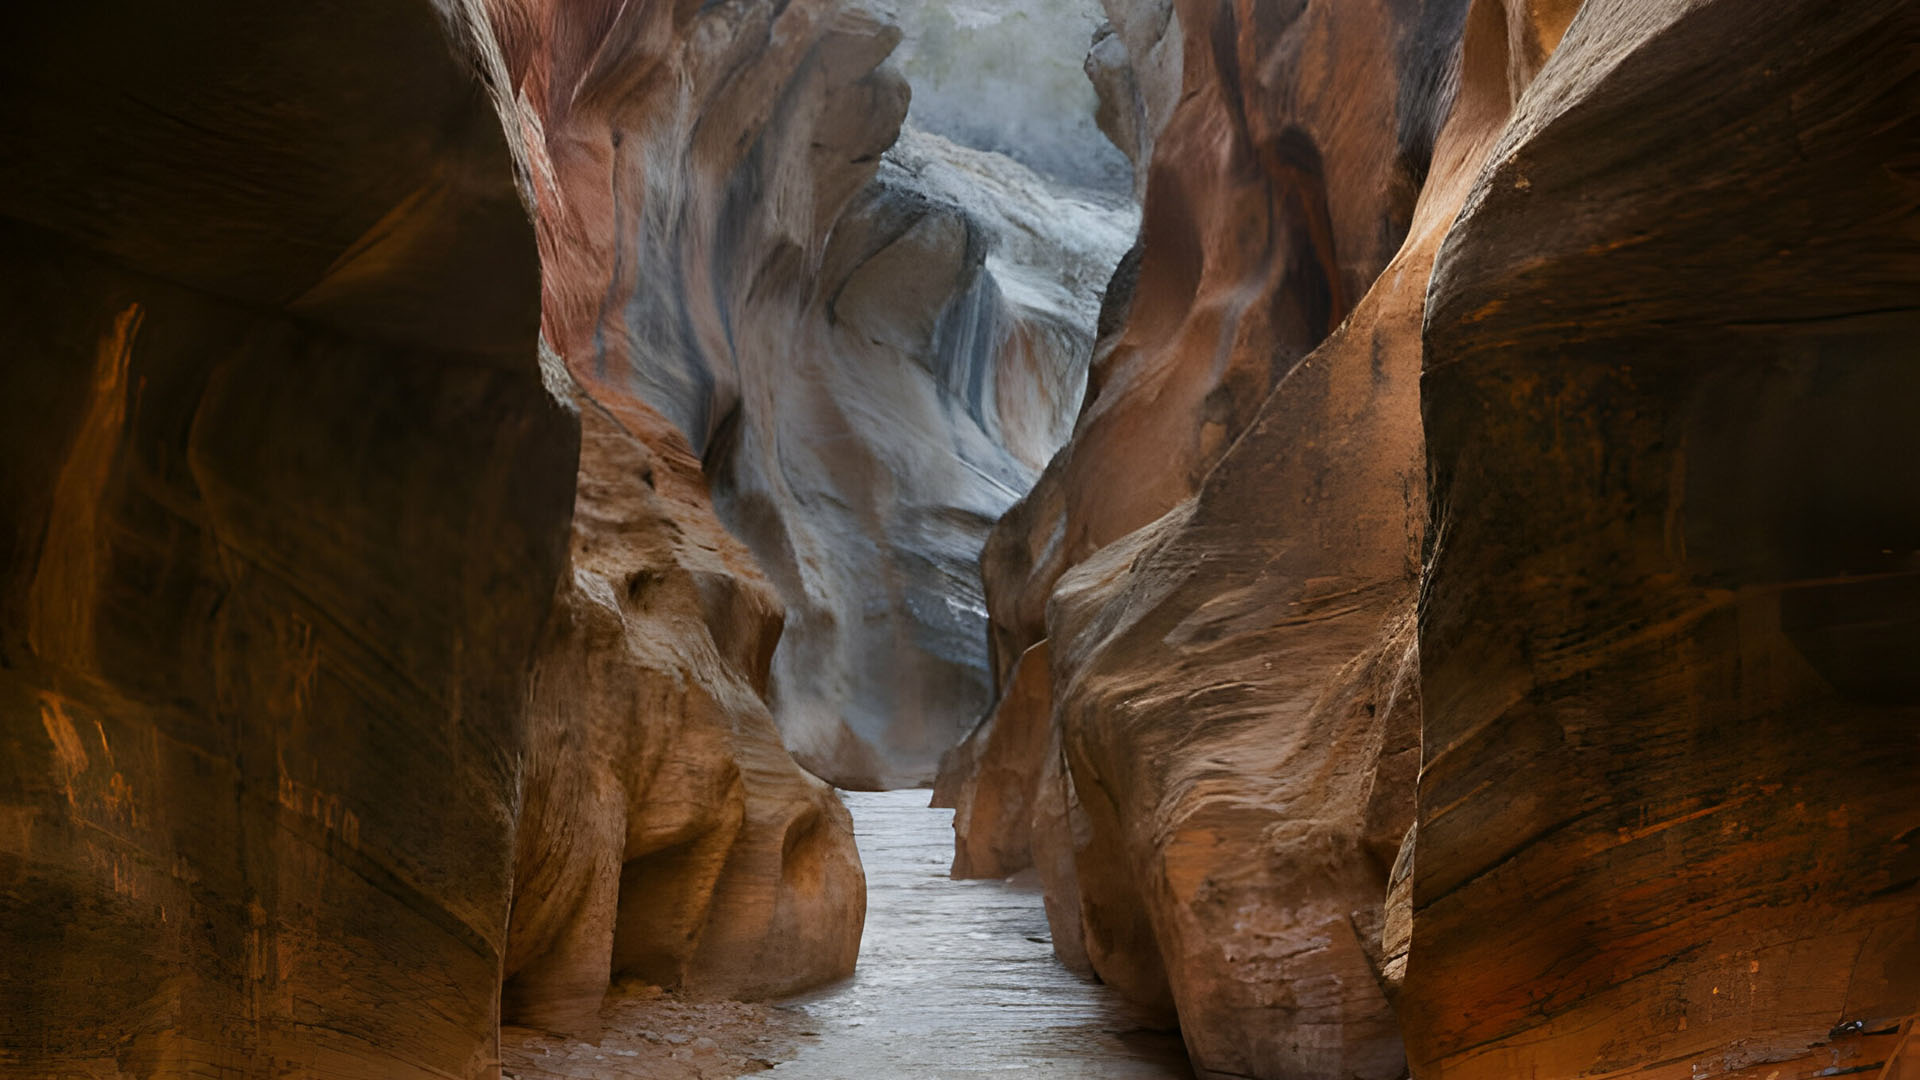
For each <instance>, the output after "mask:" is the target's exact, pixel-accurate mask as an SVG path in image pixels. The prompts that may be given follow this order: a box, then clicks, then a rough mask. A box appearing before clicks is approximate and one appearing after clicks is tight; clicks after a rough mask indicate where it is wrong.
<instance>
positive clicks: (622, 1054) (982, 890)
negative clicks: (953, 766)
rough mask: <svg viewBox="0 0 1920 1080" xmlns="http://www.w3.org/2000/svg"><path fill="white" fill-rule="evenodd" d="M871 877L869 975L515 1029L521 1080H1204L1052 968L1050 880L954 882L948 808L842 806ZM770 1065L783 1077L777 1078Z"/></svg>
mask: <svg viewBox="0 0 1920 1080" xmlns="http://www.w3.org/2000/svg"><path fill="white" fill-rule="evenodd" d="M844 798H845V799H846V801H847V804H848V806H849V807H850V808H851V809H852V811H853V818H854V826H855V829H856V832H857V835H858V839H859V844H860V857H861V860H862V862H863V863H864V864H865V865H866V869H867V879H868V886H867V904H868V907H867V926H866V934H865V936H864V938H863V939H862V944H861V950H860V966H859V971H858V973H857V974H856V975H855V976H854V977H853V978H852V979H850V980H847V981H846V982H843V983H840V984H838V985H836V986H832V987H829V988H827V989H826V990H823V991H821V992H818V993H815V994H811V995H808V996H806V997H804V998H800V999H798V1000H795V1001H791V1002H784V1003H781V1004H778V1005H739V1004H734V1003H730V1002H714V1003H701V1002H683V1001H678V1000H675V999H673V998H672V997H670V996H648V995H647V994H646V993H645V992H634V991H628V992H625V993H618V994H616V995H614V997H613V999H612V1000H610V1001H609V1003H608V1007H607V1023H608V1029H607V1031H606V1033H605V1034H604V1035H603V1036H602V1038H601V1039H600V1041H599V1042H598V1043H597V1044H594V1043H585V1042H578V1041H570V1040H565V1039H557V1038H553V1037H549V1036H544V1035H540V1034H538V1033H535V1032H529V1031H524V1030H509V1031H508V1032H507V1033H506V1034H505V1035H504V1036H503V1044H504V1048H503V1057H504V1058H505V1066H506V1072H507V1074H509V1075H511V1076H513V1077H516V1078H517V1080H561V1078H567V1080H572V1078H576V1077H578V1078H585V1077H594V1078H606V1080H612V1078H625V1077H633V1078H645V1080H719V1078H731V1077H736V1076H744V1075H751V1074H755V1073H760V1074H763V1075H766V1076H769V1077H771V1078H778V1080H867V1078H873V1077H889V1078H892V1077H898V1078H902V1080H906V1078H911V1080H949V1078H952V1080H960V1078H965V1080H980V1078H984V1077H1000V1076H1006V1077H1012V1076H1018V1077H1024V1078H1026V1080H1188V1078H1190V1077H1191V1076H1192V1072H1191V1071H1190V1070H1189V1069H1188V1067H1187V1065H1186V1060H1185V1055H1184V1053H1183V1051H1182V1049H1181V1046H1180V1040H1179V1037H1178V1036H1177V1035H1175V1034H1173V1033H1169V1032H1155V1031H1150V1030H1147V1029H1146V1028H1145V1027H1143V1026H1142V1024H1141V1023H1140V1021H1139V1019H1138V1018H1137V1017H1136V1016H1135V1015H1134V1014H1133V1013H1132V1011H1131V1010H1130V1009H1128V1007H1127V1006H1126V1005H1125V1004H1124V1003H1122V1002H1121V1001H1119V1000H1118V999H1117V998H1115V997H1114V996H1113V995H1112V994H1111V993H1110V992H1109V991H1107V990H1106V989H1105V988H1104V987H1101V986H1099V985H1096V984H1093V983H1089V982H1086V981H1083V980H1081V979H1079V978H1077V977H1076V976H1074V975H1073V974H1072V973H1071V972H1069V971H1067V970H1066V969H1065V968H1063V967H1061V966H1060V963H1059V961H1057V960H1055V959H1054V956H1053V950H1052V946H1051V944H1050V943H1049V941H1048V938H1047V919H1046V913H1045V910H1044V908H1043V907H1042V904H1041V894H1040V889H1039V887H1038V885H1037V884H1036V883H1033V882H1029V881H1026V880H1023V879H1021V878H1014V879H1012V880H1009V881H954V880H952V879H951V878H949V877H948V874H947V866H948V862H949V860H950V859H951V858H952V853H953V840H952V837H953V834H952V828H951V826H952V820H953V812H952V811H950V810H934V809H928V807H927V793H926V792H924V791H894V792H885V793H879V794H866V793H849V794H847V795H845V796H844ZM769 1068H771V1071H770V1072H768V1071H767V1070H768V1069H769Z"/></svg>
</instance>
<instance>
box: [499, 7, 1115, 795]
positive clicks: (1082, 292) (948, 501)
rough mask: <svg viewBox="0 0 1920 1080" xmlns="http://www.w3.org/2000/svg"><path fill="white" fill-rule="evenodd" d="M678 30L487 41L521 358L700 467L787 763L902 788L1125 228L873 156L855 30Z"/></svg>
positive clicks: (865, 24) (777, 15)
mask: <svg viewBox="0 0 1920 1080" xmlns="http://www.w3.org/2000/svg"><path fill="white" fill-rule="evenodd" d="M682 8H684V10H677V9H669V8H667V7H664V6H659V5H649V6H630V7H621V8H619V9H618V11H617V12H616V11H614V10H613V9H609V10H608V11H606V12H604V13H602V14H600V15H595V16H592V17H591V18H589V14H590V12H589V11H588V10H586V9H579V8H574V7H554V8H553V9H552V10H547V9H546V8H541V7H538V6H530V7H526V8H521V7H514V6H512V5H507V6H505V7H503V8H502V9H501V10H499V11H495V12H494V14H493V15H492V16H491V18H492V22H493V24H494V25H496V26H498V27H500V40H501V47H500V50H499V52H500V54H501V56H502V58H503V63H504V64H505V66H506V67H507V68H508V69H509V71H510V75H509V78H508V84H509V85H510V86H511V87H513V88H515V90H514V96H515V100H517V101H519V102H520V103H521V109H522V112H523V113H524V114H525V118H524V119H523V123H525V124H528V125H531V127H530V129H529V130H533V129H537V132H536V137H533V138H530V140H529V145H530V159H531V161H530V173H531V175H532V177H533V182H534V184H535V186H536V187H537V188H538V189H539V190H540V191H541V207H542V210H541V215H542V236H543V239H544V241H545V243H546V247H545V249H544V250H545V251H546V254H547V265H548V278H549V282H548V290H547V297H548V299H547V328H548V333H549V335H550V337H551V339H552V341H553V344H554V346H555V347H556V348H557V349H558V351H559V352H560V353H561V355H563V356H565V357H566V358H567V361H568V364H569V367H570V368H571V370H572V371H573V372H574V374H575V376H576V377H577V378H578V379H579V380H580V382H581V385H582V386H583V387H585V388H586V389H587V390H588V392H589V393H591V394H593V395H594V396H595V397H596V398H598V399H599V400H602V401H603V402H607V403H610V404H615V405H618V406H619V407H620V408H638V407H640V406H641V405H644V406H646V407H648V408H651V409H653V410H655V411H657V412H658V413H660V414H661V415H664V416H665V417H667V419H669V420H670V421H672V423H673V425H674V426H675V427H678V428H679V429H680V430H682V431H683V432H685V433H686V435H687V438H688V441H689V443H690V445H691V447H692V449H693V451H694V452H695V453H696V454H697V455H699V457H700V458H701V460H702V462H703V463H704V466H705V468H706V470H707V472H708V474H709V475H710V476H711V477H712V479H713V494H714V501H715V503H716V505H717V507H718V509H719V511H720V515H721V518H722V520H723V521H725V522H726V523H727V525H728V526H729V527H730V528H731V529H732V530H733V531H734V532H735V533H736V534H737V535H738V536H740V537H741V538H742V539H743V540H744V541H745V542H746V543H747V545H748V547H749V548H750V549H751V550H752V552H753V554H754V556H755V558H756V559H757V561H758V562H759V563H760V565H761V567H762V568H763V569H764V571H765V573H766V576H767V578H768V580H770V581H771V582H772V583H773V585H774V586H775V588H776V590H777V591H778V593H779V595H780V597H781V599H782V601H783V602H784V604H785V607H786V610H787V632H786V634H785V636H784V637H783V638H782V643H781V646H780V648H779V649H778V650H777V651H776V653H775V657H774V663H773V671H772V676H771V682H770V691H769V693H770V696H771V699H772V702H773V706H774V712H775V715H776V717H777V719H778V721H779V724H780V726H781V729H782V731H783V734H784V736H785V738H786V740H787V742H788V745H789V746H791V747H792V748H793V750H794V751H795V753H796V755H797V756H798V757H799V758H800V760H801V761H802V762H803V763H804V764H805V765H807V766H808V767H809V768H810V769H812V770H813V771H814V772H815V773H817V774H818V775H821V776H823V777H826V778H828V779H830V780H833V781H834V782H836V783H839V784H842V785H846V786H856V787H878V786H889V785H897V784H905V783H915V782H919V781H921V780H924V779H926V778H927V777H929V776H930V775H931V774H932V771H933V768H934V765H935V763H936V762H937V760H938V756H939V754H940V753H941V752H942V751H943V750H945V749H946V748H947V747H948V746H950V745H951V744H952V743H953V742H954V741H956V739H957V738H958V736H959V734H960V733H961V732H963V731H964V730H965V729H966V728H967V727H968V726H969V725H971V724H972V723H973V722H974V721H975V720H976V719H977V718H978V715H979V713H980V711H981V710H982V709H983V708H984V706H985V705H986V703H987V700H988V697H989V693H990V690H989V687H990V676H989V674H988V672H987V664H986V659H985V657H984V655H983V646H982V644H981V640H982V634H981V632H980V630H981V626H982V624H983V622H984V614H983V605H982V603H981V601H980V596H979V592H978V585H977V578H976V573H975V570H974V564H975V560H976V559H977V555H978V552H979V550H980V548H981V546H982V545H983V544H984V542H985V536H986V533H987V530H988V528H989V527H990V526H991V524H992V522H993V521H994V520H996V519H997V518H998V517H999V516H1000V514H1001V513H1002V512H1003V511H1004V510H1005V509H1006V507H1007V506H1008V505H1009V504H1010V503H1011V502H1012V501H1013V500H1014V499H1015V498H1017V497H1018V495H1019V493H1020V492H1022V491H1024V490H1025V489H1026V487H1027V486H1029V485H1030V483H1031V481H1032V478H1033V476H1034V474H1035V473H1036V472H1037V471H1038V470H1039V468H1040V467H1041V466H1042V465H1043V464H1044V463H1045V461H1046V459H1047V457H1048V456H1049V455H1050V454H1051V453H1052V451H1053V450H1054V449H1055V448H1056V447H1057V446H1058V445H1059V443H1060V441H1061V440H1062V439H1064V437H1065V434H1066V430H1065V429H1066V427H1067V424H1068V423H1069V421H1070V417H1071V415H1072V412H1073V409H1074V406H1075V404H1076V403H1077V401H1078V399H1079V396H1080V388H1081V381H1082V379H1083V378H1084V365H1085V359H1086V353H1087V352H1088V350H1089V348H1090V344H1091V327H1092V324H1093V322H1094V319H1095V312H1096V309H1097V300H1095V297H1096V296H1097V294H1098V292H1099V288H1100V285H1101V284H1102V283H1103V282H1104V281H1105V280H1106V278H1107V276H1108V274H1109V273H1110V271H1111V268H1112V265H1113V263H1114V262H1116V261H1117V260H1118V258H1119V255H1120V253H1121V251H1122V250H1124V248H1125V246H1126V243H1127V234H1128V232H1129V229H1130V222H1129V221H1128V220H1127V218H1126V216H1125V214H1124V213H1120V212H1117V211H1116V210H1115V209H1114V208H1113V207H1112V205H1110V204H1111V200H1108V201H1107V202H1104V203H1103V202H1100V201H1097V200H1091V199H1089V198H1086V197H1080V196H1075V195H1072V194H1071V193H1064V192H1062V191H1060V190H1059V189H1058V188H1057V187H1056V186H1054V185H1050V184H1048V183H1047V182H1045V181H1043V180H1041V179H1040V178H1039V177H1037V176H1034V175H1032V174H1030V173H1028V172H1026V171H1025V170H1022V169H1020V168H1018V167H1016V166H1013V165H1012V164H1011V163H1010V162H1006V161H1005V160H1004V159H1001V158H997V157H993V156H991V155H984V154H980V153H975V152H971V151H968V150H965V149H963V148H959V147H955V146H953V145H952V144H949V143H947V142H945V141H943V140H940V139H937V138H933V137H927V136H918V135H912V134H910V135H909V136H908V137H907V138H905V139H901V140H900V145H898V146H894V145H893V144H894V143H895V142H896V138H897V137H898V136H899V134H900V122H901V118H902V116H903V115H904V113H905V111H906V107H907V97H908V94H907V88H906V85H905V84H904V82H903V81H902V79H901V77H900V76H899V75H898V74H897V73H896V72H895V71H894V70H893V69H892V68H890V67H887V66H883V61H885V60H886V58H887V56H888V54H889V53H890V51H891V50H892V49H893V48H894V46H895V44H896V43H897V41H898V39H899V32H898V31H897V30H896V29H894V28H893V27H891V26H889V25H887V24H885V23H883V22H880V21H878V20H877V19H876V18H874V17H872V16H868V15H864V14H860V13H857V12H854V11H851V10H848V9H846V8H845V7H844V6H843V5H841V4H839V3H837V2H836V0H800V2H795V3H787V4H775V3H772V2H771V0H765V2H754V3H732V4H722V5H708V6H705V7H702V8H699V9H697V10H696V9H692V8H686V7H685V5H682ZM583 19H584V20H586V21H585V22H584V23H583V22H581V21H580V20H583ZM595 19H598V20H599V21H597V22H596V21H594V20H595ZM582 42H585V43H598V42H605V43H606V46H605V48H604V49H601V50H600V51H598V52H595V53H593V54H592V55H587V50H586V49H585V48H584V47H583V46H582V45H581V44H580V43H582ZM542 50H546V51H547V52H548V53H552V54H554V55H555V56H556V57H558V56H562V55H564V56H565V57H567V58H568V59H565V60H564V62H563V61H562V60H560V59H553V60H539V59H537V58H538V57H539V56H541V55H542ZM529 58H534V59H529ZM890 147H892V149H891V150H889V148H890ZM616 411H618V410H616Z"/></svg>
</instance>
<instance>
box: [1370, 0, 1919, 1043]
mask: <svg viewBox="0 0 1920 1080" xmlns="http://www.w3.org/2000/svg"><path fill="white" fill-rule="evenodd" d="M1916 43H1920V12H1916V11H1915V9H1914V8H1913V6H1912V5H1911V4H1903V3H1896V2H1879V0H1851V2H1846V3H1830V2H1828V3H1815V2H1811V0H1803V2H1802V0H1796V2H1782V3H1773V4H1766V5H1757V6H1756V5H1751V4H1739V3H1730V2H1726V0H1719V2H1677V0H1676V2H1657V3H1622V2H1618V0H1588V3H1587V4H1586V6H1585V7H1584V8H1583V9H1582V10H1581V12H1580V15H1579V18H1578V19H1577V20H1575V22H1574V23H1573V25H1572V27H1571V28H1570V29H1569V31H1568V32H1567V36H1566V39H1565V41H1564V42H1563V43H1562V45H1561V47H1560V51H1559V52H1558V53H1556V54H1555V55H1554V57H1553V59H1552V61H1551V62H1550V63H1549V64H1548V65H1547V66H1546V68H1545V69H1544V70H1543V72H1542V73H1541V75H1540V78H1539V80H1538V81H1537V82H1536V83H1535V84H1534V87H1533V89H1532V91H1531V92H1530V93H1529V94H1528V96H1527V97H1526V99H1525V100H1524V102H1523V103H1522V106H1521V108H1520V109H1519V111H1518V112H1517V113H1516V115H1515V118H1514V120H1513V123H1512V124H1511V125H1510V126H1509V127H1508V129H1507V131H1506V133H1505V135H1504V136H1503V138H1502V141H1501V144H1500V146H1499V147H1498V148H1497V149H1496V151H1495V152H1494V154H1493V155H1492V157H1491V162H1492V163H1491V165H1490V167H1489V168H1488V169H1487V170H1486V172H1485V173H1484V175H1483V176H1482V177H1481V178H1480V182H1479V184H1478V185H1477V186H1476V188H1475V190H1474V192H1473V195H1472V196H1471V198H1470V199H1469V200H1468V203H1467V208H1466V210H1465V211H1464V212H1463V214H1462V216H1461V220H1460V222H1459V224H1458V225H1457V226H1456V227H1455V228H1454V230H1453V233H1452V235H1451V236H1450V237H1449V238H1448V240H1447V243H1446V246H1445V248H1444V249H1443V251H1442V253H1441V255H1440V260H1439V263H1438V266H1437V268H1436V270H1435V272H1434V275H1433V283H1432V289H1431V301H1430V304H1429V308H1428V314H1427V324H1426V335H1427V348H1426V358H1425V374H1424V377H1423V378H1424V382H1423V386H1424V395H1423V396H1424V410H1425V415H1426V430H1427V437H1428V443H1429V449H1428V457H1429V460H1430V462H1431V466H1432V469H1433V474H1434V481H1433V506H1434V512H1435V515H1436V526H1435V537H1434V542H1433V552H1432V557H1431V569H1430V571H1429V578H1428V583H1427V600H1426V604H1425V607H1424V611H1423V614H1422V628H1421V646H1422V651H1423V678H1422V681H1423V685H1424V690H1425V702H1426V722H1425V740H1424V741H1425V749H1424V759H1425V765H1424V768H1423V770H1422V773H1421V780H1420V793H1419V802H1420V810H1419V832H1418V843H1417V845H1416V847H1415V850H1414V858H1413V875H1412V895H1411V902H1412V950H1411V953H1410V954H1409V959H1408V965H1407V973H1406V989H1405V992H1404V995H1403V998H1402V1013H1403V1016H1404V1018H1405V1022H1406V1025H1407V1032H1408V1038H1409V1047H1410V1050H1411V1053H1412V1057H1413V1059H1414V1062H1415V1065H1416V1071H1417V1074H1418V1075H1421V1076H1433V1077H1446V1078H1471V1077H1502V1078H1504V1077H1509V1076H1514V1075H1517V1074H1519V1075H1527V1074H1533V1075H1543V1076H1636V1077H1640V1076H1645V1077H1669V1076H1671V1077H1708V1076H1712V1077H1722V1076H1725V1077H1734V1076H1738V1077H1756V1078H1764V1077H1769V1076H1772V1077H1778V1078H1782V1080H1784V1078H1789V1077H1808V1076H1831V1075H1841V1074H1855V1073H1858V1074H1863V1075H1869V1076H1873V1075H1888V1073H1886V1072H1883V1071H1882V1063H1883V1062H1885V1061H1886V1060H1887V1059H1888V1056H1889V1054H1890V1053H1891V1051H1892V1048H1893V1044H1894V1043H1895V1041H1896V1040H1897V1039H1898V1037H1899V1034H1900V1026H1901V1019H1902V1018H1903V1017H1910V1016H1911V1015H1912V1014H1913V1013H1914V1012H1915V1011H1916V1008H1917V1007H1920V848H1917V847H1916V837H1920V831H1916V830H1920V800H1916V798H1915V786H1914V785H1915V780H1916V777H1920V735H1917V734H1916V733H1917V732H1920V682H1917V681H1916V672H1920V668H1916V666H1915V658H1916V657H1920V622H1916V616H1915V612H1916V610H1920V608H1916V604H1915V599H1916V595H1920V593H1917V591H1916V590H1917V589H1920V577H1916V574H1917V573H1920V516H1916V515H1917V514H1920V445H1917V444H1916V437H1915V434H1914V428H1913V425H1912V423H1911V422H1910V420H1909V417H1910V414H1911V411H1912V408H1913V404H1914V402H1915V401H1916V400H1920V382H1917V381H1916V378H1917V375H1916V370H1915V367H1914V364H1913V360H1914V343H1915V342H1916V341H1920V314H1917V313H1916V311H1915V309H1914V307H1913V298H1914V296H1915V295H1916V289H1920V185H1916V179H1915V172H1914V167H1915V161H1916V159H1915V156H1914V148H1915V147H1916V146H1920V104H1917V103H1920V96H1917V93H1916V92H1917V91H1920V49H1916V47H1915V46H1916ZM1895 1071H1897V1070H1895Z"/></svg>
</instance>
